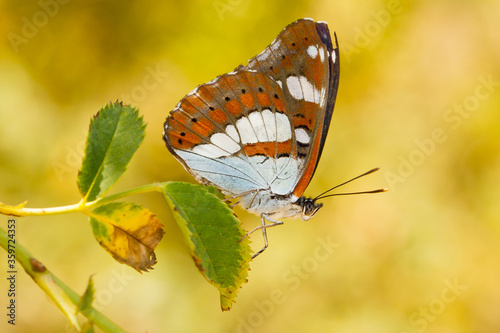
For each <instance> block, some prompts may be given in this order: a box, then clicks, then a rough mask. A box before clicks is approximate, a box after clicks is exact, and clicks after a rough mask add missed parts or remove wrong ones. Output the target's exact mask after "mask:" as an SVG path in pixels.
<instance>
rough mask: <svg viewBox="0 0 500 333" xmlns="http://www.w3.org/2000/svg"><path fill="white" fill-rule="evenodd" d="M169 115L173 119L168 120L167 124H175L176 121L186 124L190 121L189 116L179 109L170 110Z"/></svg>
mask: <svg viewBox="0 0 500 333" xmlns="http://www.w3.org/2000/svg"><path fill="white" fill-rule="evenodd" d="M170 117H172V118H173V119H174V120H175V121H169V124H168V126H175V124H176V123H181V124H182V125H184V126H187V124H188V122H189V121H190V118H189V117H188V116H187V115H186V114H185V113H182V112H179V111H175V112H172V113H171V114H170Z"/></svg>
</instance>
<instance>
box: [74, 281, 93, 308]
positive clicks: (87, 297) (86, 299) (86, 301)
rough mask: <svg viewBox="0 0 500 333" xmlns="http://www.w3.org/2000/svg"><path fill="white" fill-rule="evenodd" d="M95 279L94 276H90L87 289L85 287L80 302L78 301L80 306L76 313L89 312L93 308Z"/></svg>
mask: <svg viewBox="0 0 500 333" xmlns="http://www.w3.org/2000/svg"><path fill="white" fill-rule="evenodd" d="M94 293H95V289H94V281H93V280H92V276H91V277H89V282H88V284H87V289H85V293H84V294H83V296H82V298H81V300H80V303H78V308H77V309H76V313H78V312H81V313H88V312H89V311H90V310H91V309H92V302H93V301H94Z"/></svg>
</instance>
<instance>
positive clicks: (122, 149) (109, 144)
mask: <svg viewBox="0 0 500 333" xmlns="http://www.w3.org/2000/svg"><path fill="white" fill-rule="evenodd" d="M145 128H146V125H145V124H144V122H143V119H142V117H139V114H138V111H137V109H135V108H132V107H131V106H129V105H126V106H123V105H122V104H121V103H118V102H116V103H110V104H108V105H106V106H105V107H103V108H102V109H101V110H100V111H99V112H98V113H97V114H96V115H95V116H94V118H93V119H92V120H91V121H90V129H89V134H88V137H87V144H86V146H85V156H84V157H83V162H82V168H81V169H80V172H79V173H78V180H77V184H78V188H79V189H80V193H81V194H82V196H83V197H84V201H93V200H95V199H96V198H98V197H100V196H102V195H103V194H104V193H105V192H106V191H107V190H109V189H110V188H111V186H113V184H114V183H115V182H116V181H117V180H118V178H120V176H121V175H122V174H123V173H124V172H125V169H126V168H127V165H128V163H129V162H130V159H131V158H132V156H133V155H134V153H135V152H136V151H137V148H139V145H140V144H141V142H142V140H143V139H144V131H145Z"/></svg>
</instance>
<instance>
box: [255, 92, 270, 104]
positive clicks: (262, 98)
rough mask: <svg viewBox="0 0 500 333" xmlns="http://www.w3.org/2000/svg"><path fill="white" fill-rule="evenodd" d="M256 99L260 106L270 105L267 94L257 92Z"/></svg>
mask: <svg viewBox="0 0 500 333" xmlns="http://www.w3.org/2000/svg"><path fill="white" fill-rule="evenodd" d="M257 100H258V101H259V104H260V105H262V106H271V99H270V98H269V95H268V94H264V93H258V94H257Z"/></svg>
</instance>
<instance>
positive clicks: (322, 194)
mask: <svg viewBox="0 0 500 333" xmlns="http://www.w3.org/2000/svg"><path fill="white" fill-rule="evenodd" d="M378 170H380V168H374V169H371V170H370V171H367V172H365V173H364V174H362V175H359V176H357V177H354V178H352V179H349V180H348V181H346V182H343V183H342V184H339V185H337V186H334V187H332V188H331V189H329V190H327V191H325V192H323V193H321V194H320V195H318V196H317V197H316V198H314V199H313V200H319V199H324V198H328V197H333V196H339V195H352V194H368V193H381V192H387V191H388V190H389V189H387V188H381V189H378V190H373V191H361V192H347V193H334V194H329V195H325V194H327V193H328V192H330V191H333V190H334V189H336V188H338V187H340V186H343V185H345V184H348V183H350V182H352V181H353V180H356V179H358V178H361V177H364V176H367V175H369V174H371V173H374V172H375V171H378Z"/></svg>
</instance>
